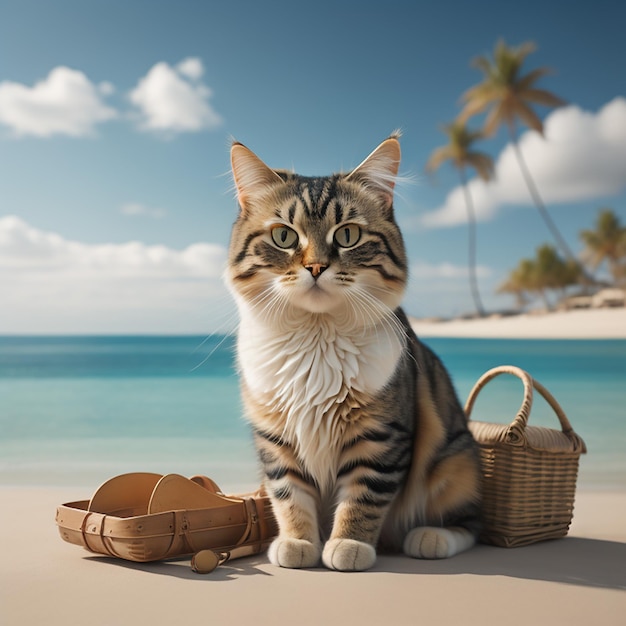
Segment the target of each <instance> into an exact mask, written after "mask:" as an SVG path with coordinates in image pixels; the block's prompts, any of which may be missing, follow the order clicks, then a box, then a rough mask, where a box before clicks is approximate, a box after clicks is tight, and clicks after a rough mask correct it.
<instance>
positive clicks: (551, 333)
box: [411, 307, 626, 339]
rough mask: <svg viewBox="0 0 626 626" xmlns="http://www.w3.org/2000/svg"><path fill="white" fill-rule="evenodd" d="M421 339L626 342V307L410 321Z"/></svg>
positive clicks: (414, 319)
mask: <svg viewBox="0 0 626 626" xmlns="http://www.w3.org/2000/svg"><path fill="white" fill-rule="evenodd" d="M411 325H412V326H413V328H414V330H415V332H416V333H417V334H418V336H420V337H475V338H480V339H626V308H623V307H622V308H615V309H582V310H573V311H557V312H544V313H522V314H519V315H510V316H503V317H497V316H488V317H483V318H473V319H453V320H428V319H425V320H420V319H416V318H412V319H411Z"/></svg>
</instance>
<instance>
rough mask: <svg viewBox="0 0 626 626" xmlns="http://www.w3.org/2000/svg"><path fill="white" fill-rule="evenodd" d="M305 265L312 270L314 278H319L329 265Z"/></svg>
mask: <svg viewBox="0 0 626 626" xmlns="http://www.w3.org/2000/svg"><path fill="white" fill-rule="evenodd" d="M304 267H305V269H307V270H309V272H311V275H312V276H313V278H317V277H318V276H319V275H320V274H321V273H322V272H323V271H324V270H325V269H326V268H327V267H328V265H322V264H321V263H309V264H308V265H305V266H304Z"/></svg>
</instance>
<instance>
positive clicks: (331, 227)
mask: <svg viewBox="0 0 626 626" xmlns="http://www.w3.org/2000/svg"><path fill="white" fill-rule="evenodd" d="M399 163H400V143H399V135H398V134H393V135H391V136H390V137H389V138H388V139H386V140H385V141H383V142H382V143H381V144H380V145H379V146H378V147H377V148H376V149H375V150H374V151H373V152H372V153H371V154H370V155H369V156H368V157H367V158H366V159H365V160H364V161H363V162H362V163H361V164H360V165H359V166H358V167H356V168H355V169H354V170H352V171H351V172H349V173H347V174H344V173H339V174H334V175H330V176H324V177H304V176H300V175H297V174H294V173H290V172H287V171H284V170H274V169H271V168H270V167H268V166H267V165H265V163H263V161H261V160H260V159H259V157H257V156H256V155H255V154H254V153H253V152H252V151H250V150H249V149H248V148H246V147H245V146H244V145H242V144H240V143H238V142H234V143H233V145H232V148H231V165H232V173H233V177H234V181H235V187H236V191H237V198H238V203H239V208H240V211H239V215H238V217H237V219H236V221H235V224H234V226H233V230H232V235H231V241H230V247H229V261H228V270H227V283H228V284H229V288H230V290H231V291H232V293H233V295H234V298H235V301H236V303H237V307H238V310H239V319H240V323H239V330H238V338H237V360H238V366H239V370H240V375H241V388H242V397H243V403H244V408H245V412H246V416H247V419H248V421H249V423H250V425H251V428H252V433H253V437H254V442H255V447H256V450H257V453H258V457H259V460H260V465H261V468H262V472H263V482H264V486H265V488H266V490H267V492H268V494H269V497H270V500H271V502H272V507H273V511H274V515H275V517H276V520H277V522H278V527H279V534H278V536H277V538H276V539H275V540H274V541H273V543H272V544H271V546H270V548H269V550H268V555H269V559H270V561H271V562H272V563H273V564H274V565H278V566H282V567H289V568H308V567H315V566H317V565H318V564H319V561H320V559H321V560H322V562H323V564H324V565H325V566H326V567H328V568H330V569H335V570H341V571H360V570H366V569H369V568H370V567H372V566H373V565H374V563H375V561H376V553H377V548H379V549H381V550H382V549H385V550H396V551H399V550H403V551H404V552H405V553H406V554H407V555H409V556H411V557H416V558H427V559H431V558H432V559H435V558H444V557H449V556H452V555H454V554H456V553H458V552H460V551H462V550H466V549H468V548H470V547H471V546H472V545H473V544H474V543H475V538H476V535H477V532H478V527H479V525H478V518H479V506H480V483H481V481H480V471H479V461H478V454H477V448H476V444H475V442H474V440H473V439H472V436H471V434H470V433H469V431H468V427H467V420H466V417H465V414H464V412H463V409H462V408H461V405H460V404H459V401H458V399H457V396H456V394H455V391H454V388H453V386H452V383H451V381H450V378H449V376H448V374H447V372H446V370H445V368H444V366H443V365H442V363H441V361H440V360H439V359H438V357H437V356H435V354H434V353H433V352H432V351H431V350H430V349H429V348H428V347H426V346H425V345H424V344H422V343H421V342H420V341H419V340H418V339H417V337H416V335H415V334H414V332H413V331H412V329H411V326H410V324H409V321H408V319H407V317H406V315H405V313H404V312H403V310H402V308H401V307H400V303H401V300H402V296H403V292H404V290H405V286H406V282H407V257H406V253H405V249H404V244H403V239H402V235H401V233H400V230H399V228H398V226H397V224H396V222H395V220H394V212H393V195H394V187H395V182H396V179H397V174H398V167H399Z"/></svg>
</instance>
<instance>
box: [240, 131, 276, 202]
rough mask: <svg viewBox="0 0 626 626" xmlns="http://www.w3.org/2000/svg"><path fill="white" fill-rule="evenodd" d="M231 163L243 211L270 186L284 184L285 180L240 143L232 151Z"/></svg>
mask: <svg viewBox="0 0 626 626" xmlns="http://www.w3.org/2000/svg"><path fill="white" fill-rule="evenodd" d="M230 163H231V166H232V170H233V178H234V179H235V185H236V186H237V198H238V199H239V205H240V206H241V210H242V211H245V210H246V209H247V208H248V203H249V201H250V198H251V197H252V196H254V195H255V193H259V192H260V191H263V190H264V189H267V187H268V186H269V185H275V184H277V183H280V184H284V181H283V179H282V178H281V177H280V176H279V175H278V174H277V173H276V172H275V171H274V170H273V169H271V168H269V167H268V166H267V165H265V163H263V161H261V159H259V157H258V156H257V155H256V154H254V152H252V150H250V149H248V148H246V146H244V145H243V144H241V143H239V142H235V143H233V145H232V147H231V149H230Z"/></svg>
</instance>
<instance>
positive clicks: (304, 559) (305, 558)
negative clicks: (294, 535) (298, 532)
mask: <svg viewBox="0 0 626 626" xmlns="http://www.w3.org/2000/svg"><path fill="white" fill-rule="evenodd" d="M267 555H268V557H269V559H270V562H271V563H273V564H274V565H278V566H279V567H290V568H302V567H315V566H316V565H317V564H318V563H319V560H320V550H319V548H318V547H317V546H316V545H314V544H312V543H311V542H310V541H307V540H306V539H285V538H281V537H278V539H275V540H274V541H273V542H272V544H271V545H270V547H269V550H268V552H267Z"/></svg>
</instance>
